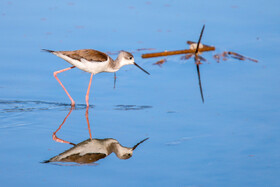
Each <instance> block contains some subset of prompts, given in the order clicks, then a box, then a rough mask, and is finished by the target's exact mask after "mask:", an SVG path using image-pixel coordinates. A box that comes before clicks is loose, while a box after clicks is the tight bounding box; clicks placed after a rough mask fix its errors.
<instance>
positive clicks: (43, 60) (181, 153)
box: [0, 0, 280, 187]
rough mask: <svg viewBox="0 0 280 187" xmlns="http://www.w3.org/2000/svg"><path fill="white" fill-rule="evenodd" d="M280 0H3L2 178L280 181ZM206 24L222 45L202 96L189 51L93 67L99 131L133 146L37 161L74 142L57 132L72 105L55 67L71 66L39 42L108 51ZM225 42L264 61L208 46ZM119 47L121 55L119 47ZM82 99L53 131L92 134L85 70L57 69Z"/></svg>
mask: <svg viewBox="0 0 280 187" xmlns="http://www.w3.org/2000/svg"><path fill="white" fill-rule="evenodd" d="M279 6H280V3H279V1H276V0H274V1H273V0H271V1H266V2H262V1H240V0H239V1H227V2H225V1H221V0H214V1H211V2H209V1H179V2H177V1H171V0H164V1H102V2H101V1H77V2H76V1H68V0H67V1H59V2H57V1H44V2H43V1H34V0H30V1H15V0H10V1H5V0H4V1H1V2H0V23H1V30H0V35H1V37H0V42H1V45H0V48H1V49H0V54H1V62H0V122H1V123H0V147H1V151H0V165H1V169H0V184H1V186H31V185H32V186H35V185H36V186H39V185H40V186H50V185H54V186H59V185H67V186H78V185H80V186H92V185H94V186H129V185H132V186H186V187H194V186H195V187H204V186H246V187H247V186H254V187H256V186H260V187H262V186H270V187H271V186H272V187H273V186H275V187H276V186H280V180H279V174H280V168H279V167H280V161H279V158H280V151H279V144H280V138H279V132H280V126H279V124H280V123H279V122H280V119H279V112H280V110H279V104H280V94H279V85H280V78H279V73H278V69H279V68H280V64H279V63H278V61H279V60H278V57H279V55H278V53H279V50H280V47H279V42H280V33H279V31H280V27H279V16H280V12H279ZM203 24H206V28H205V31H204V36H203V38H202V43H205V44H209V45H214V46H216V51H215V52H209V53H205V54H203V56H204V57H205V58H206V59H207V60H208V62H206V63H204V64H203V65H201V66H200V68H201V69H200V71H201V79H202V85H203V89H204V97H205V103H204V104H203V103H202V102H201V98H200V94H199V87H198V80H197V74H196V68H195V65H194V63H193V60H192V59H191V60H189V61H182V60H180V56H171V57H168V58H167V62H166V63H164V64H163V66H162V67H159V66H155V65H153V63H155V62H156V61H158V60H160V59H161V58H154V59H141V54H142V53H145V52H152V51H140V52H135V53H134V56H135V59H136V62H137V63H138V64H139V65H141V66H142V67H143V68H144V69H146V70H147V71H149V72H150V73H151V76H148V75H146V74H145V73H143V72H141V71H140V70H139V69H137V68H136V67H134V66H128V67H124V68H122V69H121V70H120V71H119V72H117V77H118V78H117V85H116V89H113V74H109V73H103V74H98V75H96V76H94V79H93V85H92V89H91V94H90V103H91V104H92V106H91V108H90V109H89V122H90V127H91V131H92V136H93V138H98V139H105V138H113V139H116V140H117V141H118V142H119V143H120V144H121V145H123V146H126V147H132V146H134V145H135V144H136V143H137V142H139V141H141V140H143V139H145V138H147V137H149V138H150V139H149V140H147V141H146V142H144V143H143V144H141V145H139V148H137V149H136V150H135V151H134V154H133V157H132V158H130V159H128V160H120V159H118V158H117V157H116V155H115V154H114V153H112V154H111V155H109V156H108V157H106V158H104V159H101V160H99V161H97V162H96V164H91V165H78V164H73V163H68V164H64V165H63V164H50V163H48V164H42V163H41V162H42V161H44V160H48V159H50V158H51V157H53V156H55V155H57V154H59V153H61V152H63V151H65V150H67V149H69V148H71V147H72V146H71V145H69V144H63V143H58V142H55V141H54V140H53V139H52V133H53V132H54V131H55V130H56V129H57V128H58V127H59V125H60V124H61V123H62V121H63V120H64V118H65V117H66V116H67V114H68V112H69V110H70V105H69V103H70V101H69V99H68V97H67V96H66V94H65V93H64V92H63V90H62V89H61V87H60V86H59V84H58V83H57V82H56V80H55V79H54V77H53V72H54V71H57V70H60V69H63V68H66V67H69V64H68V63H67V62H65V61H63V60H62V59H59V58H57V57H56V56H54V55H51V54H47V53H43V52H41V51H40V49H42V48H46V49H52V50H74V49H83V48H93V49H97V50H100V51H104V52H109V51H110V52H112V51H119V50H127V51H135V50H136V49H139V48H155V49H156V50H154V51H163V50H174V49H184V48H188V46H187V44H186V43H185V42H186V41H187V40H192V41H196V40H197V39H198V36H199V33H200V29H201V27H202V25H203ZM225 50H228V51H235V52H238V53H240V54H243V55H245V56H248V57H252V58H255V59H258V60H259V63H254V62H250V61H238V60H234V59H229V60H228V61H226V62H222V63H217V62H215V61H214V59H213V58H212V56H213V55H214V54H216V53H221V52H223V51H225ZM112 57H113V58H116V55H112ZM59 78H60V79H61V81H62V82H63V83H64V85H65V86H66V88H67V89H68V90H69V92H70V94H71V95H72V96H73V98H74V100H75V101H76V103H78V105H77V107H76V109H75V110H73V111H72V113H71V115H70V116H69V117H68V118H67V120H66V122H65V124H64V125H63V126H62V128H61V129H60V131H58V133H57V136H58V137H59V138H61V139H63V140H66V141H69V142H73V143H75V144H77V143H79V142H82V141H84V140H86V139H88V138H89V132H88V125H87V121H86V117H85V112H86V109H85V105H84V104H85V101H84V96H85V94H86V89H87V85H88V81H89V78H90V74H88V73H84V72H82V71H80V70H77V69H73V70H71V71H68V72H65V73H62V74H59Z"/></svg>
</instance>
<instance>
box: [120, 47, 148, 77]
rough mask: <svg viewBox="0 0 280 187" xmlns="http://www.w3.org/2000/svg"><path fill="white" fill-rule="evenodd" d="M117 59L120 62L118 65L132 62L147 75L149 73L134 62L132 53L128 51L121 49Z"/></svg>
mask: <svg viewBox="0 0 280 187" xmlns="http://www.w3.org/2000/svg"><path fill="white" fill-rule="evenodd" d="M118 60H119V62H120V66H121V67H122V66H125V65H131V64H132V65H135V66H137V67H138V68H139V69H141V70H142V71H144V72H145V73H147V74H148V75H150V73H148V72H147V71H146V70H144V69H143V68H141V67H140V66H139V65H138V64H136V63H135V61H134V57H133V55H132V54H131V53H130V52H127V51H121V52H120V54H119V56H118Z"/></svg>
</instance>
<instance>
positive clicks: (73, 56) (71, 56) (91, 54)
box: [42, 49, 150, 106]
mask: <svg viewBox="0 0 280 187" xmlns="http://www.w3.org/2000/svg"><path fill="white" fill-rule="evenodd" d="M42 50H43V51H46V52H49V53H52V54H54V55H56V56H58V57H60V58H62V59H64V60H66V61H67V62H68V63H70V64H71V65H73V66H72V67H69V68H65V69H62V70H59V71H55V72H54V73H53V75H54V77H55V78H56V80H57V81H58V82H59V84H60V85H61V87H62V88H63V89H64V91H65V92H66V94H67V95H68V97H69V99H70V100H71V105H72V106H75V101H74V100H73V99H72V97H71V96H70V94H69V93H68V91H67V90H66V88H65V87H64V86H63V84H62V83H61V81H60V80H59V79H58V77H57V74H58V73H62V72H64V71H67V70H70V69H73V68H75V67H77V68H79V69H81V70H83V71H86V72H89V73H91V77H90V81H89V85H88V89H87V93H86V104H87V106H89V103H88V100H89V91H90V86H91V82H92V77H93V75H95V74H98V73H101V72H116V71H118V70H119V69H120V68H121V67H122V66H125V65H130V64H133V65H135V66H137V67H138V68H140V69H141V70H142V71H144V72H145V73H147V74H148V75H150V74H149V73H148V72H147V71H146V70H144V69H143V68H141V67H140V66H139V65H138V64H136V63H135V62H134V57H133V55H132V54H131V53H129V52H126V51H121V52H120V53H119V55H118V57H117V59H116V60H113V59H112V58H111V57H110V56H108V55H107V54H105V53H103V52H100V51H97V50H93V49H81V50H76V51H52V50H48V49H42Z"/></svg>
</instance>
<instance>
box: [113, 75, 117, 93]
mask: <svg viewBox="0 0 280 187" xmlns="http://www.w3.org/2000/svg"><path fill="white" fill-rule="evenodd" d="M116 81H117V74H116V72H115V73H114V89H115V88H116Z"/></svg>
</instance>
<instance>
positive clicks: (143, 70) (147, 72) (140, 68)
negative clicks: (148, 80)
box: [134, 62, 150, 75]
mask: <svg viewBox="0 0 280 187" xmlns="http://www.w3.org/2000/svg"><path fill="white" fill-rule="evenodd" d="M134 65H135V66H137V67H138V68H139V69H141V70H142V71H144V72H145V73H147V74H148V75H150V73H148V72H147V71H146V70H144V69H143V68H141V67H140V66H139V65H138V64H136V63H135V62H134Z"/></svg>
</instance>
